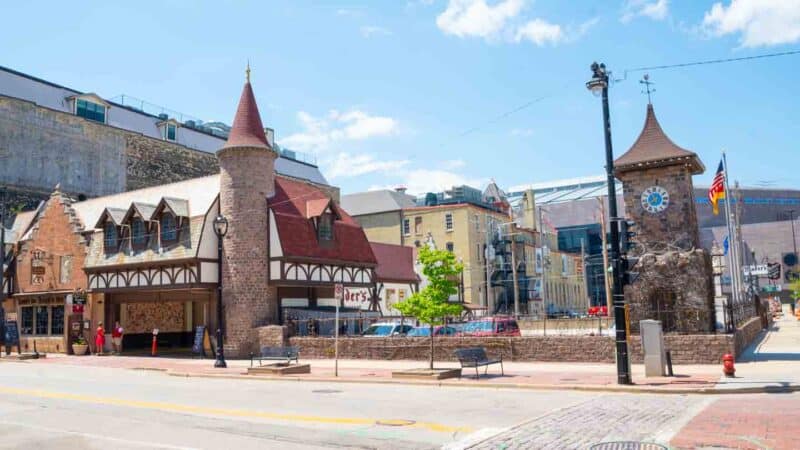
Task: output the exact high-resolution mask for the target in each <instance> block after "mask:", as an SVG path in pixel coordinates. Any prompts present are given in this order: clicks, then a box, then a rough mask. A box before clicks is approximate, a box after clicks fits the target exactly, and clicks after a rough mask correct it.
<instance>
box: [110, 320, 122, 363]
mask: <svg viewBox="0 0 800 450" xmlns="http://www.w3.org/2000/svg"><path fill="white" fill-rule="evenodd" d="M124 331H125V330H123V329H122V325H120V324H119V320H117V321H116V322H114V328H113V329H112V330H111V344H112V345H113V346H114V353H116V354H118V355H119V354H120V353H122V334H123V332H124Z"/></svg>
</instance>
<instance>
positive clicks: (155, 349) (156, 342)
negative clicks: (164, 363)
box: [150, 328, 158, 356]
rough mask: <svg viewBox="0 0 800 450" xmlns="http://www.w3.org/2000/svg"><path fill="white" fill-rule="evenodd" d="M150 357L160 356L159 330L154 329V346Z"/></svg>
mask: <svg viewBox="0 0 800 450" xmlns="http://www.w3.org/2000/svg"><path fill="white" fill-rule="evenodd" d="M150 356H158V328H153V346H152V347H151V348H150Z"/></svg>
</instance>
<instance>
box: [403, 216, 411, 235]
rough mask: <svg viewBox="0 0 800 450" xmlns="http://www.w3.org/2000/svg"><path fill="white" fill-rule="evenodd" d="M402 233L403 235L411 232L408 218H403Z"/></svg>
mask: <svg viewBox="0 0 800 450" xmlns="http://www.w3.org/2000/svg"><path fill="white" fill-rule="evenodd" d="M403 234H404V235H405V236H408V235H410V234H411V221H410V220H409V219H403Z"/></svg>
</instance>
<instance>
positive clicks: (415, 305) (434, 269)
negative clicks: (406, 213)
mask: <svg viewBox="0 0 800 450" xmlns="http://www.w3.org/2000/svg"><path fill="white" fill-rule="evenodd" d="M419 261H420V263H421V264H422V273H423V274H424V275H425V277H426V278H427V281H428V284H427V285H426V286H425V287H424V288H423V289H422V290H421V291H419V292H416V293H414V294H413V295H411V296H410V297H408V298H407V299H405V300H403V301H401V302H398V303H396V304H395V305H394V307H395V308H396V309H397V310H398V311H400V312H401V313H403V315H406V316H412V317H416V318H417V319H419V321H420V322H423V323H427V324H428V326H429V329H430V340H431V357H430V368H431V369H433V345H434V344H433V343H434V339H433V327H434V325H440V324H442V323H444V319H445V318H447V317H449V316H455V315H457V314H459V313H460V312H461V305H460V304H458V303H450V302H448V299H449V298H450V296H452V295H455V294H457V293H458V283H457V281H455V280H457V279H458V277H459V275H460V274H461V271H462V269H463V266H462V264H460V263H458V262H457V261H456V257H455V255H453V254H452V253H450V252H448V251H446V250H436V249H432V248H429V247H428V246H426V245H425V246H422V247H421V248H420V250H419Z"/></svg>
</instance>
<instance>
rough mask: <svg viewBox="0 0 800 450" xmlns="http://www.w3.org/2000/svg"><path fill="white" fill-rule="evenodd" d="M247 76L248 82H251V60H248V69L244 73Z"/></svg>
mask: <svg viewBox="0 0 800 450" xmlns="http://www.w3.org/2000/svg"><path fill="white" fill-rule="evenodd" d="M244 73H245V76H246V77H247V82H248V83H249V82H250V60H249V59H248V60H247V69H246V70H245V71H244Z"/></svg>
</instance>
